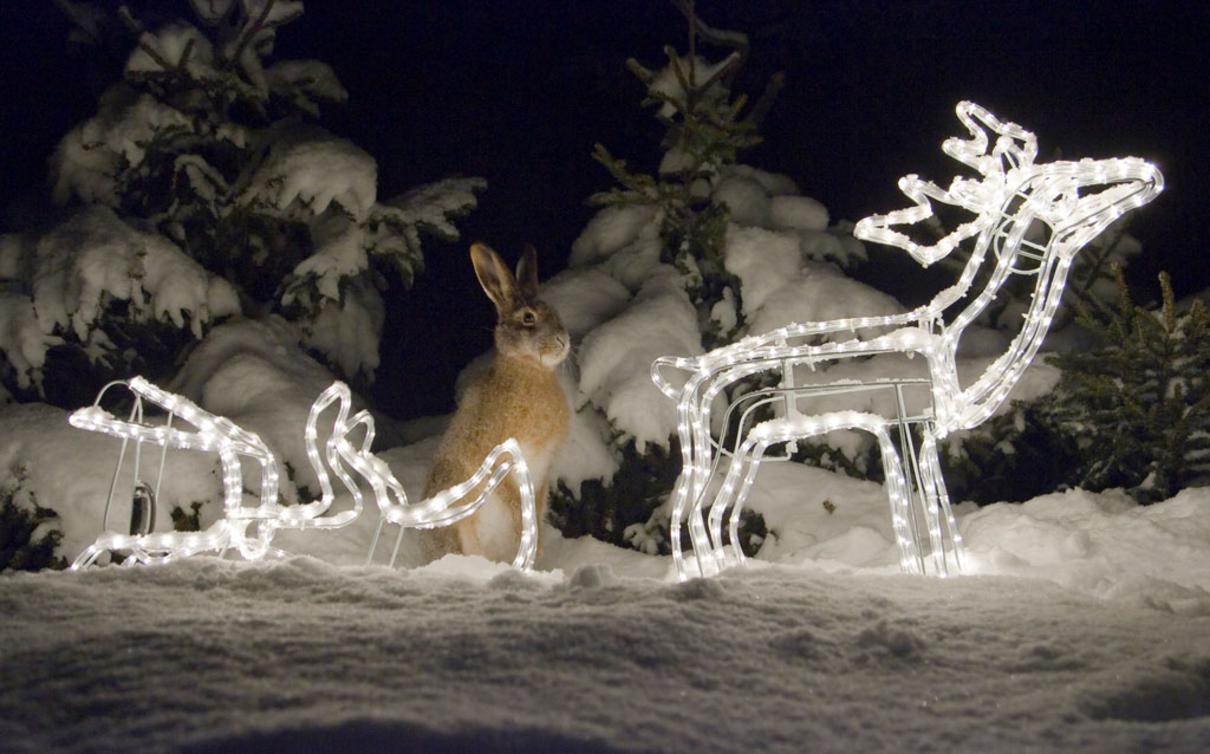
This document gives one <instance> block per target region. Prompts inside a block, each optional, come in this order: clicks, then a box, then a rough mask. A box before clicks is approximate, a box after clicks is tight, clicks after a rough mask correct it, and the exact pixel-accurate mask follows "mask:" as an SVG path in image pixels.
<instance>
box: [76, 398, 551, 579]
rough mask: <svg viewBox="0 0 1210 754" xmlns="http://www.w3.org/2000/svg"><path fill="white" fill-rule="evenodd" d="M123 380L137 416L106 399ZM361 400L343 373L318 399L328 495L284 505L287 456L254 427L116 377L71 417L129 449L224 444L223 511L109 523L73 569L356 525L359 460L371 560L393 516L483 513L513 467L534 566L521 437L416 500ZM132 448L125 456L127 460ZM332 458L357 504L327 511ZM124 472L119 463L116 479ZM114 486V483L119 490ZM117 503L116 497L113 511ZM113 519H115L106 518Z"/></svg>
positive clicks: (313, 417) (430, 523)
mask: <svg viewBox="0 0 1210 754" xmlns="http://www.w3.org/2000/svg"><path fill="white" fill-rule="evenodd" d="M123 384H124V385H126V386H127V387H129V388H130V390H131V392H132V393H134V395H135V409H134V410H133V411H132V412H131V418H130V419H129V420H121V419H118V418H116V417H114V416H113V415H112V414H110V413H108V412H107V411H105V410H104V409H102V408H101V407H100V402H101V398H102V397H103V396H104V395H105V392H106V391H107V390H108V389H109V388H110V387H112V386H114V385H123ZM143 400H147V401H150V402H152V403H155V404H156V405H158V406H160V407H162V408H163V409H165V410H166V411H168V413H169V419H168V421H167V422H166V423H165V424H163V425H160V426H152V425H149V424H145V423H143V421H142V416H143V412H142V401H143ZM333 404H336V406H337V408H336V416H335V418H334V420H333V423H332V432H331V434H330V436H329V438H328V440H327V442H326V443H325V447H324V453H323V455H322V456H321V454H320V451H319V447H318V444H319V429H318V424H319V418H320V415H321V414H323V413H324V411H326V410H327V409H328V408H329V407H330V406H332V405H333ZM352 406H353V396H352V393H351V391H350V390H349V387H348V386H347V385H345V384H344V383H343V382H334V383H332V385H331V386H329V387H328V388H327V389H326V390H324V392H323V393H321V394H320V396H319V397H318V398H317V399H316V400H315V403H314V404H312V406H311V411H310V413H309V415H308V417H307V424H306V428H305V429H304V432H303V440H304V443H305V446H306V451H307V458H308V460H309V461H310V463H311V466H312V467H313V468H314V469H315V474H316V476H317V477H318V479H319V486H320V493H321V494H320V498H319V499H318V500H315V501H312V502H309V503H302V504H298V505H281V504H280V503H279V502H278V481H279V477H278V471H277V459H276V458H275V457H274V455H273V453H272V451H270V450H269V448H268V446H267V445H266V444H265V443H264V441H263V440H261V438H260V437H259V436H257V435H256V434H255V433H254V432H249V431H247V430H245V429H243V428H241V427H239V426H238V425H236V424H235V423H234V422H232V421H231V420H229V419H226V418H224V417H221V416H215V415H213V414H210V413H208V412H207V411H205V410H203V409H201V408H200V407H198V406H197V405H196V404H194V403H193V402H191V401H189V400H188V399H186V398H184V397H182V396H179V395H175V394H173V393H169V392H168V391H166V390H163V389H161V388H159V387H157V386H155V385H153V384H152V383H150V382H148V381H147V380H145V379H143V378H142V377H134V378H132V379H131V380H130V381H129V382H124V383H123V382H116V383H110V384H109V385H106V386H105V387H104V388H102V390H101V392H100V394H99V395H98V396H97V400H96V402H94V404H93V405H92V406H89V407H87V408H82V409H80V410H78V411H76V412H74V413H72V414H71V416H69V417H68V421H69V422H70V423H71V425H72V426H74V427H77V428H79V429H85V430H89V431H93V432H103V433H105V434H109V435H113V436H115V437H119V438H122V440H123V456H124V453H125V443H126V442H128V441H130V440H135V441H136V442H139V443H144V442H147V443H152V444H155V445H159V446H161V447H163V448H183V449H195V450H208V451H217V452H218V454H219V459H220V461H221V463H222V468H223V474H222V479H223V490H224V511H223V517H222V518H221V519H219V520H218V521H216V522H215V523H214V524H213V525H211V526H210V527H208V528H207V529H206V530H205V531H202V532H188V533H181V532H160V533H152V534H142V535H128V534H119V533H115V532H110V531H106V532H105V533H103V534H102V535H101V536H100V537H98V538H97V540H96V542H94V543H93V544H92V545H90V546H89V547H88V548H86V549H85V550H84V552H82V553H81V554H80V555H79V557H77V558H76V560H75V562H74V563H73V564H72V569H73V570H75V569H79V568H82V567H85V566H88V565H91V564H92V563H94V562H95V561H96V559H97V558H98V557H99V556H100V555H101V554H103V553H105V552H114V551H122V552H124V553H127V558H126V560H125V561H124V562H125V563H131V564H133V563H150V562H168V561H171V560H175V559H178V558H182V557H187V556H189V555H193V554H196V553H199V552H207V551H210V552H220V553H221V552H225V551H227V550H229V549H232V548H235V549H237V550H238V551H239V553H240V554H241V555H242V556H243V557H245V558H247V559H250V560H255V559H259V558H262V557H264V556H265V555H267V554H269V553H270V552H276V551H274V550H272V548H271V547H270V543H271V541H272V539H273V536H274V533H275V532H276V531H277V530H279V529H304V528H338V527H341V526H346V525H348V524H349V523H351V522H352V521H353V520H354V519H356V518H357V516H358V515H360V514H361V511H362V508H363V506H364V502H365V498H364V495H363V493H362V491H361V488H360V486H359V485H358V484H357V482H356V480H355V479H354V478H353V476H352V475H351V474H350V473H349V469H352V470H353V471H355V472H357V474H358V475H360V476H361V477H362V478H363V479H365V481H366V482H367V483H368V484H369V485H370V488H371V489H372V490H373V491H374V499H375V502H376V503H377V505H378V513H379V521H378V527H377V529H376V530H375V533H374V540H373V542H372V543H371V545H370V549H369V552H368V554H367V561H369V560H371V559H372V558H373V556H374V549H375V547H376V546H377V543H378V539H379V534H380V533H381V531H382V528H383V526H384V525H385V524H387V523H391V524H396V525H398V526H400V527H401V530H400V533H401V534H402V530H403V528H406V527H412V528H418V529H431V528H436V527H441V526H449V525H451V524H454V523H457V522H458V521H461V520H462V519H464V518H467V517H468V516H471V515H474V513H475V512H476V511H477V510H478V509H479V508H480V507H482V506H483V504H484V503H486V502H487V500H488V498H489V497H490V496H491V494H492V492H494V491H495V489H496V487H498V486H499V485H500V484H502V483H503V482H504V481H505V479H506V478H507V477H508V476H509V475H510V474H512V475H513V476H514V477H515V483H516V485H517V488H518V491H519V493H520V496H521V538H520V544H519V547H518V550H517V555H516V557H515V558H514V559H513V565H514V566H515V567H517V568H520V569H522V570H529V569H531V568H532V567H533V563H534V557H535V555H536V552H537V544H538V537H537V515H536V505H535V500H534V491H533V483H532V482H531V480H530V478H529V468H528V466H527V465H526V463H525V458H524V456H523V455H522V453H521V447H520V445H518V443H517V441H516V440H514V439H512V438H509V439H508V440H505V441H504V442H502V443H500V444H499V445H497V446H496V447H495V448H493V449H492V451H491V452H490V453H488V455H487V458H485V459H484V461H483V463H482V464H481V465H480V467H479V469H478V470H477V471H476V472H475V474H474V475H472V476H471V478H470V479H467V480H466V481H465V482H462V483H461V484H458V485H455V486H454V487H451V488H449V489H447V490H443V491H441V492H439V493H438V494H436V495H434V496H433V497H431V498H428V499H426V500H422V501H420V502H419V503H415V504H411V503H409V502H408V499H407V494H406V493H405V492H404V489H403V485H402V484H400V483H399V480H398V479H396V478H395V475H394V474H393V473H392V472H391V469H390V467H389V466H387V464H386V463H385V462H384V461H383V460H382V459H381V458H378V457H377V456H376V455H374V454H373V453H371V452H370V445H371V444H372V443H373V441H374V419H373V417H372V416H370V414H369V412H367V411H359V412H357V413H356V414H353V415H352V416H350V415H349V412H350V411H351V409H352ZM177 416H179V417H180V418H181V419H183V420H184V421H186V422H188V423H189V424H191V425H192V426H193V427H195V428H196V431H184V430H181V429H177V428H173V427H172V418H173V417H177ZM359 431H360V433H361V440H360V442H357V443H355V442H354V441H353V440H352V439H351V438H352V437H354V436H355V435H356V434H357V433H358V432H359ZM241 455H244V456H251V457H252V458H254V459H256V461H257V462H258V463H259V464H260V468H261V486H260V495H259V500H258V503H257V505H255V506H245V505H244V504H243V474H242V470H241V466H240V460H239V457H240V456H241ZM123 456H119V459H118V465H119V467H120V466H121V463H122V457H123ZM329 468H330V469H331V473H332V474H335V475H336V478H337V479H339V480H340V482H341V484H342V485H344V487H345V488H346V489H347V490H348V491H349V493H350V495H351V496H352V498H353V507H352V508H351V509H349V510H346V511H341V512H339V513H335V514H331V515H325V514H327V513H328V511H329V509H330V508H331V507H332V503H333V502H334V501H335V499H336V492H335V489H334V487H333V485H332V479H331V476H330V475H329ZM119 470H120V468H119ZM116 478H117V477H116V473H115V482H116ZM472 494H473V497H472ZM112 496H113V489H112V488H111V490H110V497H111V499H112ZM111 501H112V500H111ZM111 501H109V502H111ZM108 509H109V503H108V502H107V504H106V514H108ZM107 523H108V522H107V521H106V522H105V524H104V525H107ZM253 524H255V532H256V533H255V535H254V536H253V535H250V534H249V529H250V528H251V527H252V525H253ZM398 552H399V548H398V543H397V544H396V547H395V550H394V551H393V552H392V555H391V559H390V564H391V565H394V563H395V559H396V557H397V555H398Z"/></svg>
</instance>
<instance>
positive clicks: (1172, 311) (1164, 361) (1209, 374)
mask: <svg viewBox="0 0 1210 754" xmlns="http://www.w3.org/2000/svg"><path fill="white" fill-rule="evenodd" d="M1117 282H1118V300H1117V302H1116V305H1108V304H1105V303H1103V302H1100V301H1098V300H1097V299H1095V298H1090V299H1082V300H1079V301H1077V303H1076V308H1077V309H1078V311H1079V314H1078V322H1079V323H1080V325H1082V326H1083V327H1084V328H1085V329H1087V330H1088V331H1089V332H1090V333H1091V334H1092V336H1093V337H1094V339H1095V345H1094V346H1093V347H1092V348H1089V349H1087V350H1080V351H1073V352H1072V353H1069V354H1065V355H1063V356H1061V357H1060V358H1059V364H1060V365H1061V366H1062V367H1063V369H1064V372H1063V377H1062V379H1061V381H1060V383H1059V389H1058V391H1057V392H1056V394H1055V395H1054V396H1052V397H1051V398H1050V399H1049V403H1050V407H1051V410H1052V411H1053V420H1054V421H1055V422H1056V424H1057V426H1058V428H1059V430H1060V431H1062V432H1064V433H1066V434H1067V435H1069V436H1070V437H1072V438H1073V440H1074V442H1075V443H1077V446H1078V448H1079V455H1080V457H1081V460H1082V464H1081V466H1080V468H1079V469H1078V472H1077V474H1076V476H1075V478H1074V479H1073V482H1074V483H1075V484H1077V485H1079V486H1080V487H1083V488H1085V489H1089V490H1094V491H1099V490H1103V489H1106V488H1109V487H1124V488H1126V490H1127V492H1129V493H1130V494H1131V496H1133V497H1134V498H1135V499H1137V500H1139V501H1140V502H1143V503H1151V502H1156V501H1159V500H1165V499H1167V498H1169V497H1171V496H1172V495H1174V494H1176V493H1177V492H1178V491H1179V490H1180V489H1182V488H1183V487H1186V486H1188V485H1189V484H1191V483H1199V482H1200V483H1205V482H1206V481H1207V480H1210V316H1208V315H1207V311H1206V307H1205V304H1204V303H1203V302H1202V301H1201V300H1200V299H1197V298H1195V299H1193V301H1192V303H1191V304H1190V305H1189V306H1188V308H1185V309H1183V310H1181V309H1182V308H1181V307H1178V305H1177V303H1176V302H1175V300H1174V298H1173V294H1172V284H1171V281H1170V280H1169V278H1168V275H1167V274H1166V273H1165V274H1161V275H1160V290H1161V293H1162V299H1163V301H1162V304H1161V306H1160V308H1159V309H1158V310H1154V309H1148V308H1145V307H1142V306H1139V305H1137V304H1135V303H1134V302H1133V301H1132V299H1131V296H1130V291H1129V289H1128V288H1127V286H1126V282H1125V279H1124V277H1123V275H1122V273H1121V270H1120V269H1119V270H1118V271H1117Z"/></svg>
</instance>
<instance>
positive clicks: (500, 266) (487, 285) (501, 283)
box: [471, 243, 517, 313]
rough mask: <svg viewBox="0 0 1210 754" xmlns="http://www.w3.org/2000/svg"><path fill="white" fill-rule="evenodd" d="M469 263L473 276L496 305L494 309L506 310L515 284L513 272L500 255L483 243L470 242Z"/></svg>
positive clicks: (510, 305) (514, 289)
mask: <svg viewBox="0 0 1210 754" xmlns="http://www.w3.org/2000/svg"><path fill="white" fill-rule="evenodd" d="M471 264H473V265H474V266H475V277H477V278H479V285H481V286H483V291H484V293H486V294H487V297H488V298H490V299H491V300H492V303H494V304H495V305H496V311H498V312H501V313H503V312H506V311H508V310H510V309H511V308H512V307H513V297H514V295H515V292H516V289H517V285H516V282H515V281H514V280H513V273H511V272H509V270H508V267H506V266H505V264H504V261H503V260H501V259H500V255H499V254H497V253H496V252H494V251H492V250H491V249H490V248H488V247H487V246H486V245H485V244H481V243H476V244H471Z"/></svg>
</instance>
